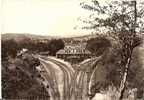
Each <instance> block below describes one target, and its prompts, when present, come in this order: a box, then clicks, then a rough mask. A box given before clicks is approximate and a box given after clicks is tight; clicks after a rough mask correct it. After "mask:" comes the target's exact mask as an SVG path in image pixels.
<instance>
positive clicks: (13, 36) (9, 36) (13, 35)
mask: <svg viewBox="0 0 144 100" xmlns="http://www.w3.org/2000/svg"><path fill="white" fill-rule="evenodd" d="M54 38H59V37H53V36H41V35H33V34H28V33H5V34H1V39H2V40H10V39H14V40H16V41H21V40H24V39H31V40H40V39H48V40H50V39H54Z"/></svg>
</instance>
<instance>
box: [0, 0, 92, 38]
mask: <svg viewBox="0 0 144 100" xmlns="http://www.w3.org/2000/svg"><path fill="white" fill-rule="evenodd" d="M80 2H82V0H2V1H1V5H2V33H31V34H36V35H52V36H73V35H81V34H89V33H90V32H91V31H88V30H82V29H80V28H77V29H75V27H76V26H80V22H79V21H78V20H77V19H78V18H79V17H84V16H86V17H87V16H88V15H89V14H90V12H89V11H86V10H84V9H82V8H81V7H80Z"/></svg>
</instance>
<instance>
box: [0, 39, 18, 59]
mask: <svg viewBox="0 0 144 100" xmlns="http://www.w3.org/2000/svg"><path fill="white" fill-rule="evenodd" d="M1 46H2V59H3V58H6V57H8V56H11V57H15V56H16V54H17V51H18V50H19V46H18V44H17V43H16V41H15V40H13V39H11V40H6V41H2V43H1Z"/></svg>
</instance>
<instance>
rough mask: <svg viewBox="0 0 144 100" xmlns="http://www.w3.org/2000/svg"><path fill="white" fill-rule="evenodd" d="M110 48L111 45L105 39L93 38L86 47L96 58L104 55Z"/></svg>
mask: <svg viewBox="0 0 144 100" xmlns="http://www.w3.org/2000/svg"><path fill="white" fill-rule="evenodd" d="M108 47H111V43H110V41H109V40H108V39H106V38H105V37H96V38H91V39H90V40H88V41H87V45H86V48H87V49H88V50H89V51H90V52H92V53H93V54H95V55H96V56H100V55H102V54H103V52H104V51H105V50H106V49H107V48H108Z"/></svg>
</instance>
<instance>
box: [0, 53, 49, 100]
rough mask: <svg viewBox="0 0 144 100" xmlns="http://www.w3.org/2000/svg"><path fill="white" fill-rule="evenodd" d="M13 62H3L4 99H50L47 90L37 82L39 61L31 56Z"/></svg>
mask: <svg viewBox="0 0 144 100" xmlns="http://www.w3.org/2000/svg"><path fill="white" fill-rule="evenodd" d="M13 60H14V61H13V62H7V61H3V62H2V98H3V99H21V98H22V99H26V98H33V97H39V99H44V97H47V99H48V98H49V95H48V93H47V92H46V90H45V88H44V87H43V86H42V85H41V84H40V83H39V82H38V81H37V80H36V77H37V75H38V73H37V71H36V66H37V65H39V63H38V62H39V61H38V59H36V58H34V57H33V56H32V55H31V54H27V55H24V57H23V58H15V59H13Z"/></svg>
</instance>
